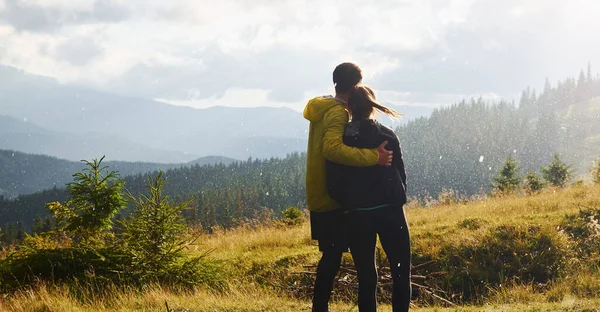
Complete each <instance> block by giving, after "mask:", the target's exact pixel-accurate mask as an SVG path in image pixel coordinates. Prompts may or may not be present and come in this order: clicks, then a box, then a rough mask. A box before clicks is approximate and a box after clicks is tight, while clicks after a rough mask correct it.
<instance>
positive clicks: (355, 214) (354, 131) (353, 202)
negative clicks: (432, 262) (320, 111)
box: [327, 85, 411, 312]
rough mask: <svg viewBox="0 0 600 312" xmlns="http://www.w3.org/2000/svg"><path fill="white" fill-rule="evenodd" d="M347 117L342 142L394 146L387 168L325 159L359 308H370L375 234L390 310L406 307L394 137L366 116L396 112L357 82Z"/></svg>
mask: <svg viewBox="0 0 600 312" xmlns="http://www.w3.org/2000/svg"><path fill="white" fill-rule="evenodd" d="M348 110H349V111H350V114H351V116H352V120H351V122H350V123H349V124H348V125H347V126H346V129H345V132H344V138H343V139H344V144H346V145H348V146H355V147H359V148H376V147H377V146H379V144H381V143H382V142H384V141H387V142H388V144H387V146H386V149H387V150H392V151H394V154H393V155H394V156H393V157H394V158H393V160H392V166H391V167H381V166H373V167H350V166H344V165H341V164H336V163H333V162H327V186H328V190H329V194H330V195H331V197H332V198H333V199H335V200H336V201H338V202H339V203H340V204H341V206H342V207H343V208H342V209H344V210H345V213H346V216H347V225H348V244H349V246H350V251H351V253H352V258H353V259H354V264H355V265H356V271H357V274H358V282H359V284H358V285H359V286H358V306H359V311H360V312H367V311H376V310H377V301H376V289H377V269H376V267H375V244H376V241H377V235H379V240H380V242H381V245H382V247H383V249H384V251H385V253H386V255H387V258H388V260H389V262H390V269H391V273H392V280H393V294H392V307H393V311H394V312H396V311H408V308H409V304H410V297H411V287H410V238H409V231H408V225H407V223H406V218H405V217H404V209H403V205H404V204H405V203H406V172H405V169H404V162H403V160H402V150H401V149H400V143H399V141H398V137H397V136H396V134H395V133H394V131H392V130H391V129H389V128H387V127H385V126H383V125H381V124H380V123H378V122H377V121H376V120H374V119H372V117H373V115H374V113H375V110H377V111H380V112H383V113H384V114H386V115H389V116H391V117H399V116H401V115H400V114H399V113H397V112H396V111H394V110H392V109H389V108H387V107H385V106H383V105H381V104H379V103H378V102H377V101H376V99H375V94H374V92H373V90H372V89H371V88H369V87H367V86H361V85H359V86H357V87H355V88H354V89H352V90H351V91H350V93H349V96H348Z"/></svg>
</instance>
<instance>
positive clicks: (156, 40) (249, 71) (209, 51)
mask: <svg viewBox="0 0 600 312" xmlns="http://www.w3.org/2000/svg"><path fill="white" fill-rule="evenodd" d="M598 16H600V1H597V0H569V1H567V0H504V1H495V0H494V1H492V0H489V1H485V0H463V1H460V0H458V1H442V0H414V1H408V0H405V1H390V0H377V1H360V0H343V1H325V0H316V1H300V0H298V1H292V0H218V1H217V0H215V1H205V0H202V1H200V0H197V1H191V0H190V1H184V0H181V1H177V0H173V1H154V0H144V1H141V0H139V1H136V0H97V1H96V0H0V64H3V65H10V66H14V67H18V68H21V69H23V70H25V71H27V72H31V73H35V74H42V75H46V76H51V77H54V78H57V79H58V80H59V81H61V82H64V83H76V84H85V85H89V86H93V87H95V88H101V89H105V90H111V91H113V92H118V93H122V94H128V95H135V96H141V97H145V98H153V99H161V100H163V101H167V102H170V103H174V104H183V105H191V106H195V107H207V106H211V105H227V106H261V105H270V106H288V107H291V108H294V109H301V108H302V107H303V105H304V104H305V102H306V100H307V99H309V98H310V97H313V96H315V95H320V94H324V93H328V92H331V90H332V85H331V84H332V83H331V71H332V70H333V68H334V67H335V65H337V64H338V63H340V62H343V61H353V62H356V63H357V64H358V65H360V66H361V67H362V68H363V71H364V74H365V80H364V82H365V83H366V84H370V85H372V86H374V87H375V89H376V91H377V92H378V95H379V98H380V99H381V100H383V101H386V102H391V103H397V104H411V105H431V106H435V105H440V104H451V103H452V102H455V101H458V100H459V99H460V98H463V97H470V96H475V95H482V96H484V97H485V98H500V97H502V98H516V97H517V94H518V93H519V92H520V91H521V90H522V89H523V88H525V87H527V86H528V85H532V86H535V87H539V86H541V85H543V81H544V78H545V77H549V78H550V80H551V81H553V82H554V81H556V80H557V79H564V78H566V77H567V76H576V75H578V72H579V70H580V69H581V68H584V67H586V66H587V63H588V61H591V63H592V68H593V69H594V73H596V72H598V71H600V70H599V69H600V32H599V31H598V29H600V22H599V20H600V19H599V18H598Z"/></svg>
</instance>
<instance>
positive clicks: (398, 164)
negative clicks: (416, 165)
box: [392, 136, 407, 193]
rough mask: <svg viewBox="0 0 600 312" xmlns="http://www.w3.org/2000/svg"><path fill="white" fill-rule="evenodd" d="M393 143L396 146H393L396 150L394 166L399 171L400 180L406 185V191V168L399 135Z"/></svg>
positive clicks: (393, 160)
mask: <svg viewBox="0 0 600 312" xmlns="http://www.w3.org/2000/svg"><path fill="white" fill-rule="evenodd" d="M393 144H394V146H393V147H392V150H393V151H394V156H393V158H392V166H393V167H394V169H395V170H396V171H397V172H398V175H399V176H400V181H401V182H402V185H403V186H404V192H405V193H406V191H407V188H406V169H405V168H404V160H403V158H402V148H400V140H399V139H398V136H396V139H395V140H394V142H393Z"/></svg>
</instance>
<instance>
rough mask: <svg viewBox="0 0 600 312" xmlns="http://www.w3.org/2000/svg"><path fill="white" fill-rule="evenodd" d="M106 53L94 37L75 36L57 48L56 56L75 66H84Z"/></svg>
mask: <svg viewBox="0 0 600 312" xmlns="http://www.w3.org/2000/svg"><path fill="white" fill-rule="evenodd" d="M103 54H104V48H103V47H102V46H100V45H98V43H96V42H95V41H94V39H92V38H89V37H86V38H75V39H71V40H69V41H67V42H65V43H63V44H61V45H59V46H58V47H57V48H56V54H55V55H56V58H57V59H58V60H62V61H65V62H68V63H70V64H71V65H73V66H84V65H86V64H88V63H90V62H91V61H93V60H94V59H97V58H98V57H100V56H102V55H103Z"/></svg>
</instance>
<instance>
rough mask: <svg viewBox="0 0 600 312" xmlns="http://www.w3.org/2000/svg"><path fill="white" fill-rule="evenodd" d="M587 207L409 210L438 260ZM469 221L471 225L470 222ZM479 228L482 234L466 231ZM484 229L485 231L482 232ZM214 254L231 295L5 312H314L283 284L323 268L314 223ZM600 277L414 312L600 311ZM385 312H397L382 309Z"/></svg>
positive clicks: (529, 204)
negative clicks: (505, 227)
mask: <svg viewBox="0 0 600 312" xmlns="http://www.w3.org/2000/svg"><path fill="white" fill-rule="evenodd" d="M583 207H600V186H591V185H583V186H572V187H569V188H567V189H564V190H553V189H548V190H545V191H544V192H542V193H540V194H537V195H533V196H516V195H515V196H507V197H504V198H489V199H484V200H481V201H476V202H469V203H466V204H461V203H456V204H449V205H441V206H435V207H428V208H422V207H416V208H410V209H407V211H406V213H407V218H408V221H409V224H410V227H411V234H412V237H413V246H414V248H415V249H419V250H428V251H429V252H430V253H431V254H435V252H436V250H438V249H439V248H440V245H441V244H468V243H469V242H472V241H473V240H475V239H476V237H477V235H478V234H479V233H483V231H485V230H486V229H488V228H490V227H495V226H498V225H500V224H507V223H510V224H516V225H523V226H527V225H540V226H555V225H556V224H559V223H560V220H562V218H564V216H565V214H572V213H576V212H578V211H579V209H580V208H583ZM465 220H466V221H465ZM461 224H467V225H468V224H475V225H476V226H475V227H469V226H461ZM477 226H479V228H477ZM207 250H212V252H210V253H209V255H208V257H210V258H212V259H215V260H217V261H220V262H221V263H222V265H223V268H224V270H225V272H226V274H227V284H228V289H227V290H224V291H221V292H214V291H210V290H206V289H199V290H197V291H195V292H187V293H173V292H170V291H167V290H163V289H161V288H160V287H158V286H149V287H148V289H147V290H145V291H134V290H125V291H114V292H112V293H111V295H110V296H109V297H106V298H97V299H96V300H93V303H91V304H85V303H82V302H81V301H78V300H77V299H76V298H74V297H73V296H72V295H71V293H70V292H69V290H68V288H67V287H66V286H39V287H36V288H35V289H34V290H30V291H21V292H18V293H14V294H10V295H7V296H5V297H1V298H0V311H48V310H50V311H165V301H168V303H169V305H170V306H171V308H175V309H181V308H186V309H189V311H309V310H310V302H309V300H308V299H298V298H295V297H293V296H291V294H290V291H289V290H288V289H287V288H286V285H285V284H284V283H283V281H284V278H285V277H286V276H291V275H293V274H292V272H294V271H302V270H304V268H303V266H304V265H311V264H316V262H317V260H318V258H319V252H318V250H317V247H316V244H315V243H314V242H312V241H311V240H310V230H309V225H308V222H304V223H303V224H301V225H298V226H294V227H285V226H275V225H273V226H259V227H254V228H253V227H240V228H236V229H233V230H227V231H220V232H217V233H215V234H211V235H204V236H202V237H201V238H200V239H199V243H198V245H195V246H192V248H191V249H190V252H191V253H195V254H199V253H203V252H205V251H207ZM598 294H600V273H599V272H598V270H597V269H592V270H590V271H587V272H581V273H580V274H573V275H570V276H568V277H565V278H563V279H561V280H558V281H556V282H555V283H553V284H552V285H550V286H549V289H547V290H546V292H544V293H542V292H540V291H539V290H536V289H535V287H532V286H530V285H514V286H503V287H502V288H501V289H498V290H494V291H492V292H491V294H490V295H489V298H488V300H487V301H486V302H487V304H485V305H479V306H464V307H457V308H442V307H415V309H414V311H598V310H596V308H597V307H600V299H597V297H598ZM332 311H358V310H357V308H356V305H355V304H353V303H349V302H334V303H333V305H332ZM380 311H391V309H390V307H389V306H387V305H382V306H381V308H380Z"/></svg>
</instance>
